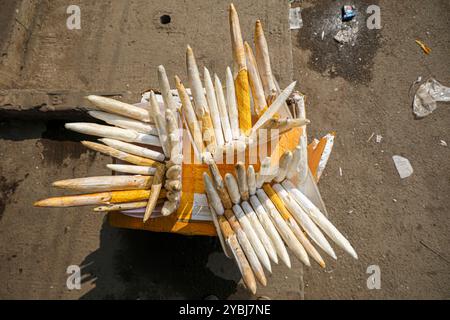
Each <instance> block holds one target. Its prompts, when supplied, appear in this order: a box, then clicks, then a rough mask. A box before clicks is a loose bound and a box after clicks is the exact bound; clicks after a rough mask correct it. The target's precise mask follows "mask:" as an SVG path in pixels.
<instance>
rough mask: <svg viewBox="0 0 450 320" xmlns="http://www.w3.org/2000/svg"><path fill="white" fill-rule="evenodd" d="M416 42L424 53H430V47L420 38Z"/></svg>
mask: <svg viewBox="0 0 450 320" xmlns="http://www.w3.org/2000/svg"><path fill="white" fill-rule="evenodd" d="M416 43H417V44H418V45H419V47H420V48H422V50H423V52H424V53H425V54H430V53H431V49H430V48H429V47H428V46H427V45H426V44H425V43H423V42H422V41H420V40H416Z"/></svg>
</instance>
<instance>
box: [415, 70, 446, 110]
mask: <svg viewBox="0 0 450 320" xmlns="http://www.w3.org/2000/svg"><path fill="white" fill-rule="evenodd" d="M448 101H450V88H449V87H446V86H443V85H442V84H441V83H440V82H438V81H437V80H436V79H434V78H430V79H428V80H427V81H426V82H424V83H422V84H421V85H420V87H419V88H418V89H417V91H416V94H415V96H414V102H413V111H414V114H415V115H416V117H418V118H424V117H426V116H428V115H430V114H431V113H432V112H433V111H434V110H436V108H437V104H436V102H448Z"/></svg>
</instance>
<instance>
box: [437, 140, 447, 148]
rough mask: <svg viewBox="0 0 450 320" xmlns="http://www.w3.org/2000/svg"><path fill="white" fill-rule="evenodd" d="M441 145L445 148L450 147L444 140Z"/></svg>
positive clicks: (440, 142)
mask: <svg viewBox="0 0 450 320" xmlns="http://www.w3.org/2000/svg"><path fill="white" fill-rule="evenodd" d="M439 144H440V145H441V146H443V147H448V144H447V142H445V141H444V140H441V141H439Z"/></svg>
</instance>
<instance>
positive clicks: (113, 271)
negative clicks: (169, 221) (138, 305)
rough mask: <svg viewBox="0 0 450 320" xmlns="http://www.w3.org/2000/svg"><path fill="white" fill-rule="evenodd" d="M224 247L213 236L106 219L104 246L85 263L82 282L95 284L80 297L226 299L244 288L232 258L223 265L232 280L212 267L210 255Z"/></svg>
mask: <svg viewBox="0 0 450 320" xmlns="http://www.w3.org/2000/svg"><path fill="white" fill-rule="evenodd" d="M221 251H222V250H221V248H220V244H218V242H217V241H216V239H215V238H210V237H186V236H181V235H176V234H167V233H153V232H146V231H136V230H125V229H116V228H112V227H110V226H109V225H108V222H107V221H106V220H105V221H104V223H103V226H102V230H101V232H100V247H99V248H98V249H97V250H96V251H94V252H92V253H91V254H89V255H88V256H87V257H86V258H85V259H84V261H83V262H82V263H81V268H82V277H83V278H82V279H83V280H82V282H83V283H85V282H91V281H92V282H93V283H94V284H95V288H94V289H92V290H91V291H89V292H88V293H86V294H85V295H84V296H82V297H81V299H202V298H204V297H206V296H208V295H216V296H217V297H219V298H221V299H225V298H227V297H229V296H230V295H232V294H235V293H236V291H239V292H241V291H242V292H244V291H243V288H241V287H240V286H238V284H237V281H238V280H239V271H238V270H237V268H236V267H235V266H234V265H233V264H232V263H228V264H225V265H223V264H221V265H222V266H223V267H225V268H229V270H222V271H225V273H228V274H230V271H231V274H232V276H231V278H234V279H230V277H229V278H228V279H225V278H223V277H221V276H217V275H216V274H214V273H218V272H214V273H213V272H212V271H211V270H213V269H214V267H212V268H211V266H210V264H211V261H210V260H211V256H212V257H214V256H215V255H216V253H219V252H221ZM219 273H220V270H219ZM240 295H242V294H240ZM243 298H244V297H243ZM246 298H248V297H246Z"/></svg>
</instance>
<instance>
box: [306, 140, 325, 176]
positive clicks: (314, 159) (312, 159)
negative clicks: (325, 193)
mask: <svg viewBox="0 0 450 320" xmlns="http://www.w3.org/2000/svg"><path fill="white" fill-rule="evenodd" d="M326 145H327V138H326V137H323V138H322V139H320V141H319V143H318V144H317V147H316V148H315V149H314V150H313V151H312V154H311V155H309V154H308V156H309V157H308V166H309V168H310V169H311V173H312V174H313V176H314V179H316V180H317V169H318V167H319V162H320V158H322V153H323V150H324V149H325V146H326Z"/></svg>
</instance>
